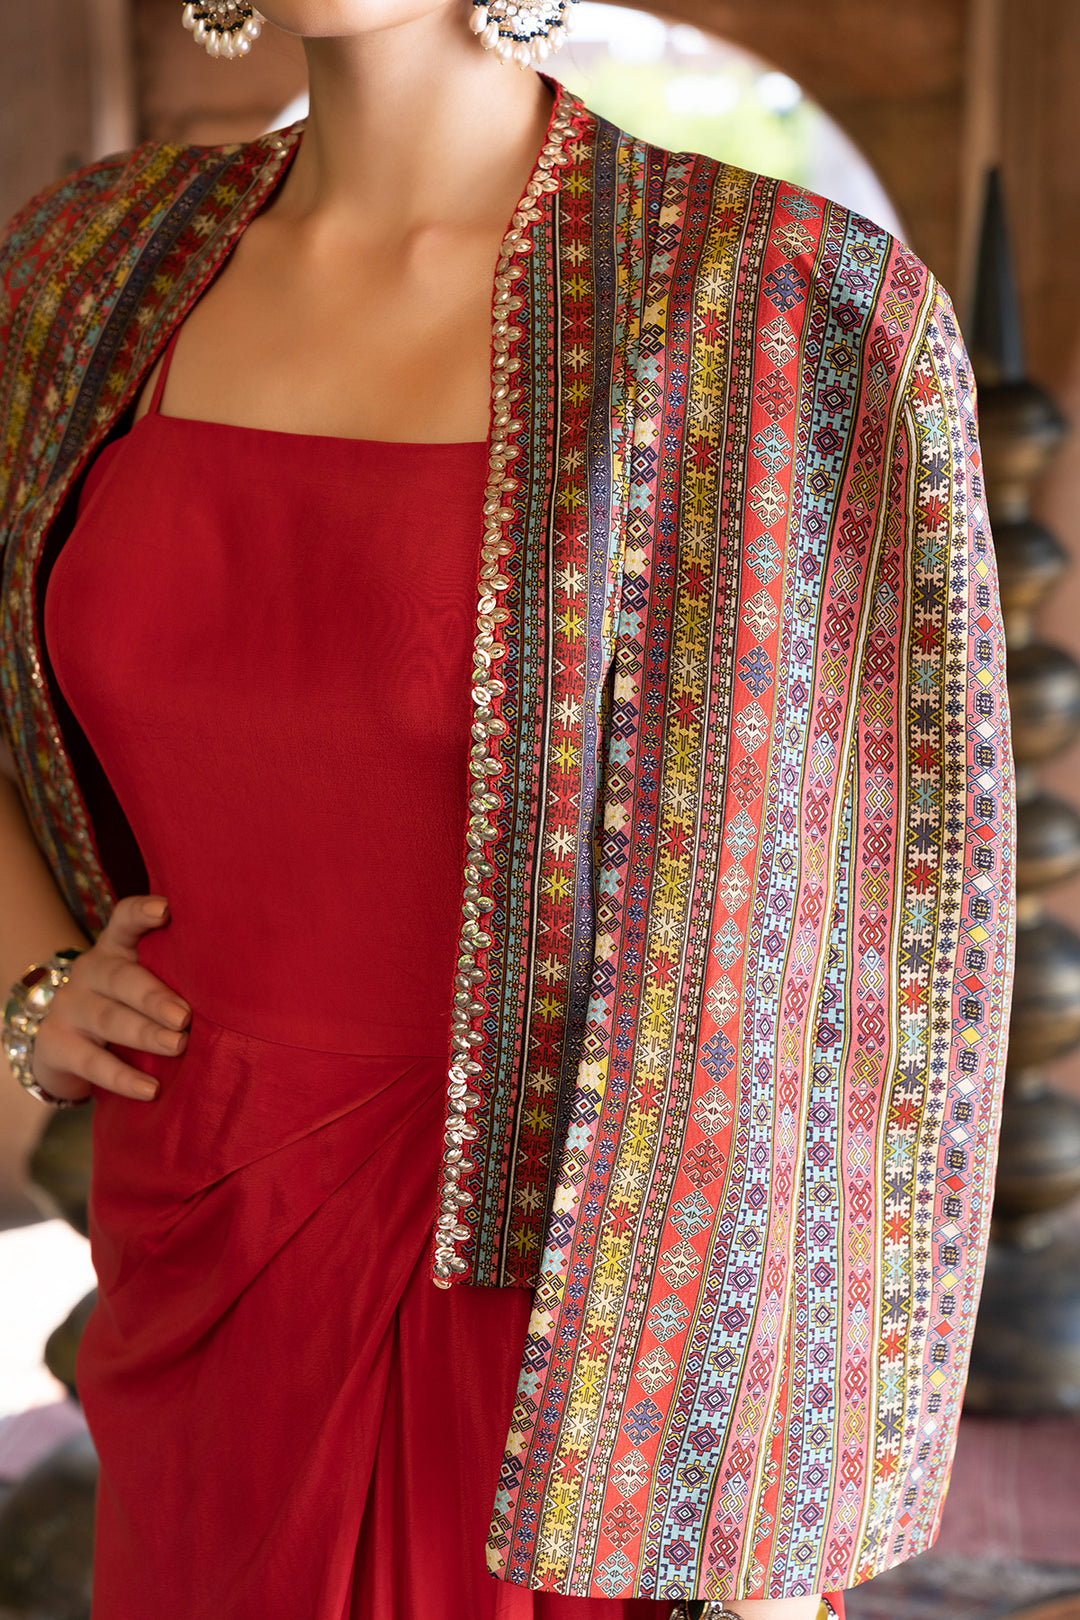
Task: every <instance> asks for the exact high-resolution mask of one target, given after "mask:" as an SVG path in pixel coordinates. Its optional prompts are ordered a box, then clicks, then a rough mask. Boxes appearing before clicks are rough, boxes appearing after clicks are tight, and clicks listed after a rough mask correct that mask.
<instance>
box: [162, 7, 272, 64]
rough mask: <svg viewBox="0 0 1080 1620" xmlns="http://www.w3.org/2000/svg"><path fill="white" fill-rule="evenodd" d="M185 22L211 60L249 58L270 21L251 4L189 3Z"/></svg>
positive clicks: (185, 13) (185, 8) (185, 25)
mask: <svg viewBox="0 0 1080 1620" xmlns="http://www.w3.org/2000/svg"><path fill="white" fill-rule="evenodd" d="M180 20H181V22H182V23H183V25H184V27H185V28H186V29H187V30H188V32H189V33H190V34H191V37H192V39H193V40H194V41H195V43H196V45H202V46H205V48H206V54H207V56H219V57H224V58H225V60H226V61H232V59H233V58H234V57H237V56H246V55H247V53H248V51H250V49H251V44H252V41H253V40H256V39H258V37H259V35H260V33H261V32H262V25H263V23H264V22H265V21H266V18H265V17H264V16H263V14H262V12H261V11H256V10H255V7H254V6H252V5H248V4H247V0H187V4H186V5H185V6H184V14H183V16H182V17H181V19H180Z"/></svg>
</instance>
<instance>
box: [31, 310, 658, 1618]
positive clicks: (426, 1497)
mask: <svg viewBox="0 0 1080 1620" xmlns="http://www.w3.org/2000/svg"><path fill="white" fill-rule="evenodd" d="M173 342H174V343H175V338H174V340H173ZM171 352H172V346H171V345H170V349H169V351H168V354H167V358H166V364H165V366H164V367H163V368H162V372H161V376H160V379H159V383H158V387H157V390H156V393H155V397H154V399H153V402H152V406H151V409H150V412H149V413H148V414H147V415H146V416H144V417H143V418H141V419H140V420H139V421H138V422H137V423H136V424H135V426H134V427H133V428H132V430H131V431H130V432H129V433H128V434H126V435H125V436H124V437H122V438H121V439H119V440H117V441H115V442H114V443H112V444H111V445H109V446H108V447H107V448H106V449H105V450H104V451H103V452H102V453H101V454H100V456H99V457H98V459H97V460H96V462H95V464H94V465H93V467H92V469H91V471H90V474H89V476H88V478H87V480H86V483H85V485H84V488H83V493H82V497H81V502H80V507H79V513H78V517H77V521H76V523H75V526H74V528H73V531H72V533H71V535H70V538H69V539H68V541H67V543H66V545H65V546H64V548H63V550H62V552H61V554H60V556H59V559H58V560H57V562H56V564H55V567H54V568H53V571H52V575H51V577H50V580H49V584H48V589H47V595H46V606H45V633H46V642H47V646H48V649H49V654H50V658H51V661H52V665H53V668H54V671H55V674H56V677H57V680H58V682H59V684H60V686H61V689H62V691H63V694H64V696H65V698H66V699H67V701H68V703H69V705H70V707H71V709H72V711H73V712H74V714H75V716H76V718H77V720H78V722H79V724H80V725H81V727H82V729H83V730H84V732H85V734H86V736H87V739H88V741H89V743H90V745H91V747H92V748H93V750H94V752H95V754H96V755H97V758H98V760H99V761H100V763H101V764H102V766H103V767H104V769H105V771H106V773H107V775H108V777H109V779H110V781H111V784H112V786H113V788H114V790H115V792H116V795H117V797H118V799H119V801H120V804H121V806H122V808H123V810H124V812H125V814H126V816H127V818H128V821H129V822H130V825H131V828H132V830H133V832H134V834H135V836H136V838H137V841H138V844H139V847H140V849H141V852H142V855H143V858H144V860H145V863H146V868H147V872H148V876H149V886H150V890H151V891H152V892H155V893H161V894H165V895H167V896H168V898H169V902H170V907H171V921H170V922H169V924H168V925H167V926H166V927H165V928H164V929H162V930H161V931H160V932H156V933H153V934H151V935H149V936H147V938H146V939H145V940H144V942H143V945H142V947H141V956H142V960H143V961H144V962H145V964H146V965H147V966H148V967H149V968H150V969H152V970H153V972H155V973H156V974H158V975H159V976H160V977H161V978H162V979H164V980H165V981H166V982H167V983H168V984H170V985H172V986H174V987H175V988H176V989H177V990H178V991H179V992H180V993H181V994H182V995H183V996H184V997H185V998H186V999H187V1000H188V1001H189V1002H190V1004H191V1006H192V1008H193V1015H192V1022H191V1032H190V1037H189V1041H188V1045H187V1049H186V1051H185V1052H184V1054H183V1055H182V1056H181V1057H179V1058H157V1057H150V1056H147V1055H146V1054H136V1053H125V1056H127V1057H128V1058H129V1059H130V1060H131V1061H133V1062H135V1063H136V1064H137V1065H138V1066H139V1067H140V1068H142V1069H143V1070H145V1071H147V1072H149V1073H152V1074H154V1075H155V1076H157V1077H158V1079H159V1080H160V1083H161V1090H160V1093H159V1096H158V1098H157V1099H156V1100H155V1101H154V1102H151V1103H140V1102H135V1101H132V1100H128V1099H125V1098H122V1097H118V1096H116V1095H114V1094H112V1093H108V1092H99V1093H98V1096H97V1101H96V1107H95V1112H94V1124H93V1131H94V1163H93V1182H92V1192H91V1202H90V1221H91V1243H92V1249H93V1258H94V1263H95V1266H96V1268H97V1273H98V1278H99V1283H100V1296H99V1303H98V1305H97V1308H96V1309H95V1311H94V1312H93V1315H92V1316H91V1319H90V1322H89V1325H88V1327H87V1329H86V1332H85V1334H84V1337H83V1339H82V1343H81V1346H80V1351H79V1359H78V1385H79V1392H80V1396H81V1398H82V1401H83V1404H84V1407H85V1410H86V1414H87V1418H88V1421H89V1424H90V1428H91V1432H92V1434H93V1436H94V1440H95V1442H96V1444H97V1448H98V1451H99V1454H100V1458H101V1479H100V1487H99V1494H98V1520H97V1543H96V1555H95V1574H94V1610H93V1613H94V1620H360V1617H363V1620H529V1617H536V1620H660V1617H664V1620H666V1616H667V1614H668V1611H669V1607H670V1605H668V1604H666V1603H663V1604H662V1603H653V1602H644V1601H639V1602H623V1601H610V1602H609V1601H605V1600H600V1599H598V1600H595V1601H594V1600H592V1599H574V1598H559V1597H552V1596H548V1595H541V1594H536V1593H532V1592H530V1591H527V1590H525V1589H523V1588H520V1587H513V1586H509V1585H507V1584H505V1583H503V1582H500V1581H496V1580H494V1579H492V1578H491V1576H490V1575H489V1574H488V1572H487V1569H486V1566H485V1560H484V1550H483V1549H484V1542H485V1539H486V1533H487V1526H488V1518H489V1513H490V1509H491V1504H492V1501H493V1499H494V1494H495V1488H496V1479H497V1475H498V1472H499V1468H500V1464H501V1461H502V1450H503V1442H504V1439H505V1436H506V1433H507V1430H508V1428H509V1419H510V1409H511V1405H512V1401H513V1397H514V1390H515V1385H516V1380H517V1372H518V1365H519V1357H520V1353H521V1350H522V1347H523V1344H524V1338H525V1331H526V1324H527V1318H528V1312H529V1305H530V1296H529V1294H528V1293H527V1292H525V1291H523V1290H515V1289H490V1288H473V1287H460V1286H459V1287H457V1288H454V1289H451V1290H449V1291H447V1292H444V1291H442V1290H440V1289H437V1288H436V1287H435V1286H434V1284H433V1283H432V1282H431V1281H430V1277H429V1264H430V1249H431V1229H432V1222H433V1219H434V1212H435V1206H436V1186H437V1180H438V1167H439V1159H440V1152H441V1144H442V1119H443V1088H444V1083H445V1072H446V1058H447V1046H448V1029H449V1015H450V998H451V994H452V977H453V963H454V955H455V947H456V939H457V923H458V914H459V886H460V880H461V879H460V874H461V867H462V849H463V833H464V822H465V796H466V781H467V773H466V751H467V748H468V741H469V737H468V733H469V722H470V712H469V674H470V669H471V645H472V634H473V625H474V613H475V600H476V582H477V568H478V553H479V545H480V514H481V509H482V504H483V501H482V492H483V486H484V481H485V474H486V461H485V447H484V445H482V444H389V443H382V442H375V441H370V440H355V439H340V438H330V437H316V436H312V435H307V434H299V433H278V432H271V431H266V430H261V429H253V428H245V427H233V426H222V425H219V424H215V423H209V422H203V421H193V420H188V419H182V418H176V417H170V416H167V415H163V414H162V413H161V411H160V409H159V406H160V401H161V393H162V390H163V388H164V384H165V380H166V376H167V371H168V359H169V358H171Z"/></svg>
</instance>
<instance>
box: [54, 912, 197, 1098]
mask: <svg viewBox="0 0 1080 1620" xmlns="http://www.w3.org/2000/svg"><path fill="white" fill-rule="evenodd" d="M168 916H169V908H168V905H167V903H166V901H165V899H164V897H163V896H161V895H134V896H129V897H128V898H126V899H124V900H120V901H118V903H117V905H116V906H115V908H114V910H113V913H112V916H111V917H110V918H109V921H108V923H107V924H106V926H105V928H104V929H103V930H102V932H101V934H100V935H99V937H98V939H97V941H96V942H95V943H94V944H93V945H92V946H91V947H90V949H89V950H87V951H84V952H83V954H82V955H81V956H80V957H78V958H77V959H76V960H75V962H74V963H73V964H72V967H71V971H70V974H69V976H68V979H67V982H66V983H65V984H63V985H61V986H60V988H59V989H58V990H57V992H56V994H55V996H54V997H53V1000H52V1004H51V1006H50V1008H49V1011H48V1013H47V1014H46V1016H45V1017H44V1018H43V1019H42V1021H41V1024H40V1026H39V1028H38V1033H37V1037H36V1040H35V1044H34V1076H35V1078H36V1079H37V1080H38V1081H39V1082H40V1084H41V1085H42V1086H44V1088H45V1090H46V1091H51V1092H53V1094H54V1095H56V1096H67V1097H71V1096H73V1095H76V1094H78V1093H79V1091H80V1087H81V1088H82V1091H83V1092H85V1087H86V1083H87V1082H89V1083H90V1084H91V1085H95V1086H101V1087H103V1088H104V1089H105V1090H106V1091H115V1092H118V1093H119V1094H120V1095H121V1096H125V1097H136V1098H140V1099H143V1100H149V1099H150V1098H151V1097H155V1096H156V1095H157V1091H158V1086H157V1081H156V1080H154V1079H152V1078H151V1077H150V1076H149V1075H144V1074H141V1073H140V1072H139V1070H138V1069H136V1068H133V1067H132V1066H131V1064H129V1063H125V1062H124V1061H123V1060H122V1059H121V1058H119V1057H117V1056H116V1054H115V1053H114V1052H110V1051H108V1050H107V1048H108V1046H109V1045H110V1044H112V1045H116V1046H125V1047H128V1048H130V1049H131V1050H132V1051H136V1052H151V1053H154V1054H156V1055H158V1056H162V1055H165V1056H168V1057H175V1056H177V1055H178V1054H179V1053H181V1052H182V1051H183V1050H184V1047H185V1046H186V1044H187V1030H186V1027H185V1026H186V1025H187V1023H188V1021H189V1019H190V1017H191V1009H190V1007H188V1005H187V1003H186V1002H185V1001H184V1000H183V999H182V998H181V997H180V996H177V995H176V994H175V993H174V992H173V991H172V990H170V989H169V987H168V985H166V984H163V983H162V982H161V980H160V979H158V978H156V977H155V975H154V974H153V973H150V972H149V971H148V970H147V969H146V968H144V967H143V966H142V964H141V963H140V962H139V960H138V957H137V955H136V946H137V945H138V942H139V940H140V939H141V938H142V936H143V935H144V934H146V933H148V932H149V931H150V930H151V929H152V928H159V927H161V925H162V924H163V923H165V922H167V921H168Z"/></svg>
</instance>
